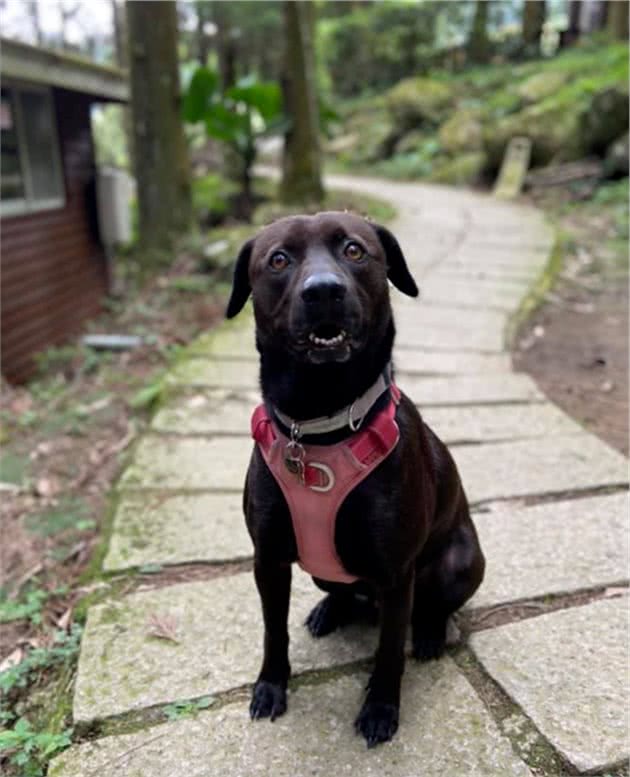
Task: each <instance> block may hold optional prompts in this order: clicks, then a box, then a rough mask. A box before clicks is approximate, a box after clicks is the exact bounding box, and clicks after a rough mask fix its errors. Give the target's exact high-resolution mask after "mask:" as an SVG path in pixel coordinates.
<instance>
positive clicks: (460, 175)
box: [429, 151, 486, 186]
mask: <svg viewBox="0 0 630 777" xmlns="http://www.w3.org/2000/svg"><path fill="white" fill-rule="evenodd" d="M485 165H486V155H485V153H484V152H483V151H471V152H469V153H465V154H460V155H459V156H456V157H454V158H443V159H442V160H441V161H439V162H438V163H437V164H436V165H435V166H434V168H433V171H432V172H431V174H430V176H429V180H430V181H433V182H434V183H448V184H458V185H460V186H470V185H472V184H474V183H477V182H478V181H479V180H480V178H481V174H482V171H483V169H484V167H485Z"/></svg>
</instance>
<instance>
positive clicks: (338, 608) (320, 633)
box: [304, 595, 347, 637]
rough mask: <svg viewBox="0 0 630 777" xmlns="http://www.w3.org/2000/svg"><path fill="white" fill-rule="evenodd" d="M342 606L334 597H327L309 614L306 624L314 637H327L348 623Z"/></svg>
mask: <svg viewBox="0 0 630 777" xmlns="http://www.w3.org/2000/svg"><path fill="white" fill-rule="evenodd" d="M342 610H343V605H341V604H340V603H339V602H338V601H337V600H335V599H334V598H333V597H332V596H330V595H328V596H325V597H324V598H323V599H322V600H321V602H319V604H316V605H315V607H313V609H312V610H311V612H310V613H309V616H308V618H307V619H306V621H305V622H304V625H305V626H306V628H307V629H308V630H309V631H310V633H311V636H313V637H325V636H326V635H327V634H331V633H332V632H333V631H335V629H338V628H339V627H340V626H343V625H344V623H345V622H347V617H344V613H343V612H342Z"/></svg>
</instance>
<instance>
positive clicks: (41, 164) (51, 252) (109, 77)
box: [0, 39, 128, 383]
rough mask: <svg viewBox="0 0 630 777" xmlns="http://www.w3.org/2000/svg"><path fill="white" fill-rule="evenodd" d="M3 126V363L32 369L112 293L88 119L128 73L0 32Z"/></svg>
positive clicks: (124, 94) (123, 93) (16, 370)
mask: <svg viewBox="0 0 630 777" xmlns="http://www.w3.org/2000/svg"><path fill="white" fill-rule="evenodd" d="M0 46H1V52H0V53H1V58H2V59H1V64H2V73H1V74H2V96H1V103H0V131H1V148H2V160H1V161H2V164H1V167H0V173H1V175H0V177H1V197H0V257H1V289H2V291H1V353H0V356H1V367H2V375H3V376H4V377H5V378H6V379H7V380H8V381H9V382H12V383H20V382H23V381H25V380H27V379H28V378H30V377H32V375H33V374H34V372H35V369H36V361H35V359H34V355H35V354H36V353H37V352H39V351H42V350H44V349H46V348H49V347H51V346H58V345H61V344H63V343H64V342H66V341H67V340H68V339H69V338H70V337H72V336H73V335H75V334H76V333H77V332H78V331H79V330H80V329H81V326H82V324H83V323H84V322H85V320H86V319H88V318H90V317H91V316H95V315H97V314H98V313H99V311H100V308H101V301H102V299H103V296H104V294H105V293H106V291H107V284H108V272H107V264H106V259H105V251H104V248H103V245H102V243H101V240H100V238H99V230H98V220H97V210H96V164H95V157H94V147H93V143H92V132H91V123H90V108H91V106H92V104H93V103H95V102H103V101H116V102H124V101H126V100H127V99H128V84H127V80H126V77H125V74H124V73H123V71H120V70H118V69H116V68H110V67H104V66H101V65H96V64H94V63H92V62H90V61H87V60H84V59H82V58H79V57H76V56H73V55H68V54H65V53H60V52H57V51H49V50H46V49H42V48H38V47H36V46H30V45H27V44H24V43H18V42H15V41H9V40H5V39H3V40H2V41H1V42H0Z"/></svg>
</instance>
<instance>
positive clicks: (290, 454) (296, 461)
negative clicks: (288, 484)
mask: <svg viewBox="0 0 630 777" xmlns="http://www.w3.org/2000/svg"><path fill="white" fill-rule="evenodd" d="M290 433H291V439H290V440H289V442H288V443H287V444H286V447H285V455H284V464H285V466H286V468H287V469H288V470H289V472H291V473H292V474H293V475H295V476H296V477H297V479H298V480H299V481H300V483H301V484H302V485H303V486H304V485H306V483H305V479H304V456H305V455H306V452H305V450H304V446H303V445H302V444H301V443H300V437H301V436H302V432H301V431H300V426H299V424H298V423H296V422H295V421H294V422H293V423H292V424H291V432H290Z"/></svg>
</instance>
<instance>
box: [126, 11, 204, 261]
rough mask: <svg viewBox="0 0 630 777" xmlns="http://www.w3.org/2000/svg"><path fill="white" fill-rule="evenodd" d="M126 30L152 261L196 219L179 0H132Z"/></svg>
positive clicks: (142, 212)
mask: <svg viewBox="0 0 630 777" xmlns="http://www.w3.org/2000/svg"><path fill="white" fill-rule="evenodd" d="M127 29H128V35H129V64H130V77H131V112H132V121H133V137H134V144H133V145H134V170H135V175H136V183H137V190H138V215H139V238H140V249H141V251H142V252H144V253H146V255H147V259H148V261H153V260H155V259H156V258H158V257H159V255H160V254H163V252H164V250H167V249H168V248H169V247H170V246H171V245H172V243H173V239H174V237H175V236H176V235H177V234H178V233H181V232H182V231H185V230H187V229H188V228H189V227H190V225H191V223H192V205H191V190H190V166H189V161H188V149H187V146H186V139H185V137H184V130H183V126H182V121H181V117H180V87H179V75H178V69H177V14H176V10H175V3H174V2H173V1H172V0H144V1H143V2H135V1H134V2H129V0H128V2H127Z"/></svg>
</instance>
